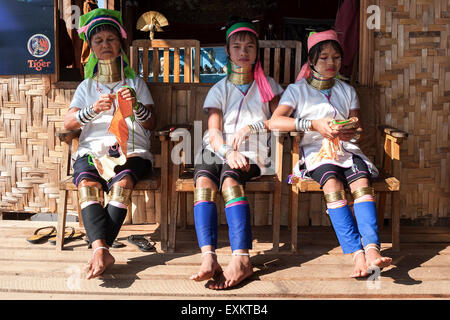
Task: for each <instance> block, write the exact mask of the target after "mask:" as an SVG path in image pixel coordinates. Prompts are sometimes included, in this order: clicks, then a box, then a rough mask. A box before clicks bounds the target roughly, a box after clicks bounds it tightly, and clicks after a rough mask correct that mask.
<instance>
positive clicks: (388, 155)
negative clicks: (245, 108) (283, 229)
mask: <svg viewBox="0 0 450 320" xmlns="http://www.w3.org/2000/svg"><path fill="white" fill-rule="evenodd" d="M379 130H380V131H381V133H382V134H383V135H384V139H385V142H384V152H383V161H382V167H381V168H379V171H380V175H379V177H378V178H376V179H375V181H373V183H372V186H373V187H374V189H375V192H376V193H377V194H378V197H377V198H378V200H379V202H378V205H377V209H378V213H377V214H378V225H379V228H380V229H381V228H382V226H383V221H384V210H385V206H386V195H387V194H388V193H389V194H391V212H392V217H391V224H392V248H393V250H394V251H399V250H400V211H399V210H400V207H399V206H400V203H399V194H398V193H399V191H400V180H399V177H400V172H399V161H400V145H401V143H402V142H403V140H405V139H406V138H407V137H408V134H407V133H406V132H404V131H401V130H398V129H395V128H392V127H388V126H379ZM291 137H292V138H293V141H292V165H295V164H296V163H297V162H298V160H299V143H300V139H301V134H300V133H298V132H292V133H291ZM363 151H364V150H363ZM394 160H397V161H395V162H394ZM310 192H315V193H318V192H320V193H321V194H322V193H323V191H322V190H321V189H320V185H319V184H318V183H317V182H316V181H314V180H312V179H302V178H299V177H294V178H293V184H292V186H291V192H290V195H291V199H290V212H291V214H290V215H291V251H292V252H296V251H297V236H298V209H299V208H298V201H299V193H300V194H302V193H310Z"/></svg>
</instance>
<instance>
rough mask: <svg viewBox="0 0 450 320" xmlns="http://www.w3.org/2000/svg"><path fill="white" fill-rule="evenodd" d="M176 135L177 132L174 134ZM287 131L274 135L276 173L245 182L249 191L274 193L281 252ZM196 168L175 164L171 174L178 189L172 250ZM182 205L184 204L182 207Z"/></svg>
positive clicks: (275, 228)
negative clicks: (284, 159)
mask: <svg viewBox="0 0 450 320" xmlns="http://www.w3.org/2000/svg"><path fill="white" fill-rule="evenodd" d="M171 137H173V133H171ZM285 137H286V134H283V133H280V134H276V133H274V136H273V137H272V147H271V150H272V152H274V156H273V157H272V159H274V160H275V164H274V171H275V174H273V175H265V176H262V177H260V178H258V179H255V180H252V181H249V182H247V183H246V185H245V192H246V193H249V192H263V193H269V194H270V193H272V195H273V198H272V199H273V200H272V212H273V216H272V233H273V239H272V243H273V251H274V252H278V251H279V243H280V213H281V179H282V163H283V162H282V156H283V140H284V138H285ZM193 174H194V168H193V167H186V166H185V165H184V164H181V165H174V166H173V170H172V172H171V176H172V177H173V179H174V182H173V183H172V187H171V190H173V191H174V194H172V196H171V199H172V203H171V210H170V224H169V244H168V250H169V251H170V252H173V251H175V244H176V231H177V215H178V209H180V216H181V217H183V216H184V215H185V214H186V206H185V204H186V193H187V192H192V193H193V192H194V189H195V188H194V180H193ZM179 205H180V207H178V206H179Z"/></svg>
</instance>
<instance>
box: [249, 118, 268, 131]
mask: <svg viewBox="0 0 450 320" xmlns="http://www.w3.org/2000/svg"><path fill="white" fill-rule="evenodd" d="M248 127H249V128H250V133H257V132H264V131H266V127H265V125H264V122H263V121H258V122H255V123H252V124H249V125H248Z"/></svg>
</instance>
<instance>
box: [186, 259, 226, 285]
mask: <svg viewBox="0 0 450 320" xmlns="http://www.w3.org/2000/svg"><path fill="white" fill-rule="evenodd" d="M221 273H222V267H221V266H220V265H219V263H218V262H217V256H216V254H215V253H214V254H213V253H211V252H208V253H206V254H202V265H201V266H200V271H199V272H197V273H195V274H193V275H192V276H191V277H190V278H189V279H191V280H194V281H204V280H208V279H211V278H214V277H217V276H218V275H219V274H221Z"/></svg>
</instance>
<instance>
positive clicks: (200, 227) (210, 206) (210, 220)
mask: <svg viewBox="0 0 450 320" xmlns="http://www.w3.org/2000/svg"><path fill="white" fill-rule="evenodd" d="M194 220H195V231H196V232H197V239H198V246H199V247H200V248H201V247H203V246H207V245H210V246H214V248H216V247H217V207H216V204H215V203H214V202H211V201H202V202H198V203H196V204H195V205H194Z"/></svg>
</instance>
